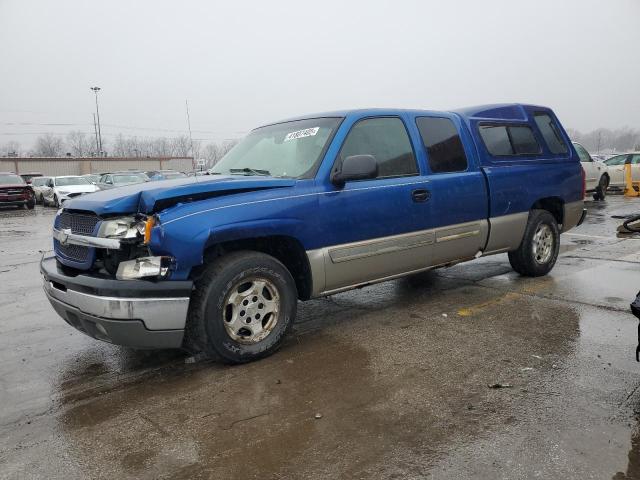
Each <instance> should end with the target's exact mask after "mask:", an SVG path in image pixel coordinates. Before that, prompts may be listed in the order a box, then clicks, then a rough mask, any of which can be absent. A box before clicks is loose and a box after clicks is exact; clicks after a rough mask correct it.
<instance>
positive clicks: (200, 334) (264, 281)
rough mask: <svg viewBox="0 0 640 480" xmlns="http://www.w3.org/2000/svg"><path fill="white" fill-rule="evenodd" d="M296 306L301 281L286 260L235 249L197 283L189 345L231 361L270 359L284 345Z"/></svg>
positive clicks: (210, 268) (188, 322) (188, 320)
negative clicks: (282, 260) (296, 282)
mask: <svg viewBox="0 0 640 480" xmlns="http://www.w3.org/2000/svg"><path fill="white" fill-rule="evenodd" d="M296 308H297V290H296V285H295V282H294V280H293V278H292V277H291V274H290V273H289V271H288V270H287V268H286V267H285V266H284V265H283V264H282V263H280V262H279V261H278V260H276V259H275V258H273V257H271V256H269V255H266V254H264V253H260V252H249V251H242V252H233V253H230V254H228V255H225V256H222V257H219V258H217V259H215V260H214V261H213V262H211V263H210V264H209V265H208V266H207V267H206V268H205V270H204V272H203V273H202V275H201V276H200V278H199V279H198V280H197V281H196V282H195V290H194V293H193V295H192V298H191V303H190V306H189V317H188V319H187V328H186V332H185V345H184V346H185V348H187V349H188V350H190V351H192V352H204V353H206V354H207V355H209V356H210V357H213V358H215V359H218V360H222V361H223V362H226V363H245V362H249V361H251V360H256V359H258V358H262V357H266V356H268V355H270V354H272V353H273V352H275V351H276V350H277V349H278V348H279V347H280V345H281V344H282V341H283V339H284V337H285V336H286V334H287V333H288V332H289V330H290V329H291V327H292V325H293V321H294V319H295V316H296Z"/></svg>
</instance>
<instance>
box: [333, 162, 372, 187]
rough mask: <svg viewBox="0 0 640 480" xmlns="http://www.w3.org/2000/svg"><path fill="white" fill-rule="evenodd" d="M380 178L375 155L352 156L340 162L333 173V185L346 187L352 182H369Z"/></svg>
mask: <svg viewBox="0 0 640 480" xmlns="http://www.w3.org/2000/svg"><path fill="white" fill-rule="evenodd" d="M377 176H378V162H377V161H376V158H375V157H374V156H373V155H351V156H350V157H347V158H345V159H344V160H341V161H340V160H339V161H338V163H337V164H336V166H335V167H334V169H333V172H332V173H331V183H333V184H334V185H335V186H337V187H340V188H342V187H344V184H345V183H346V182H348V181H350V180H367V179H371V178H376V177H377Z"/></svg>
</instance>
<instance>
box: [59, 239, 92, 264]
mask: <svg viewBox="0 0 640 480" xmlns="http://www.w3.org/2000/svg"><path fill="white" fill-rule="evenodd" d="M53 246H54V248H55V251H56V253H58V254H59V255H62V256H63V257H66V258H68V259H69V260H73V261H74V262H86V261H87V259H88V258H89V247H83V246H82V245H71V244H69V245H60V242H58V240H54V241H53Z"/></svg>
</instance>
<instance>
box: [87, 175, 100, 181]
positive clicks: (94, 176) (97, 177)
mask: <svg viewBox="0 0 640 480" xmlns="http://www.w3.org/2000/svg"><path fill="white" fill-rule="evenodd" d="M84 178H86V179H87V180H89V181H90V182H97V181H98V180H100V175H84Z"/></svg>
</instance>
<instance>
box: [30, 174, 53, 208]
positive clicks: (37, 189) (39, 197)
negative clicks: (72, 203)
mask: <svg viewBox="0 0 640 480" xmlns="http://www.w3.org/2000/svg"><path fill="white" fill-rule="evenodd" d="M50 178H51V177H36V178H34V179H33V180H32V181H31V188H33V191H34V193H35V196H36V203H42V204H43V205H44V192H45V191H47V190H48V189H49V187H48V186H47V183H49V179H50Z"/></svg>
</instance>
